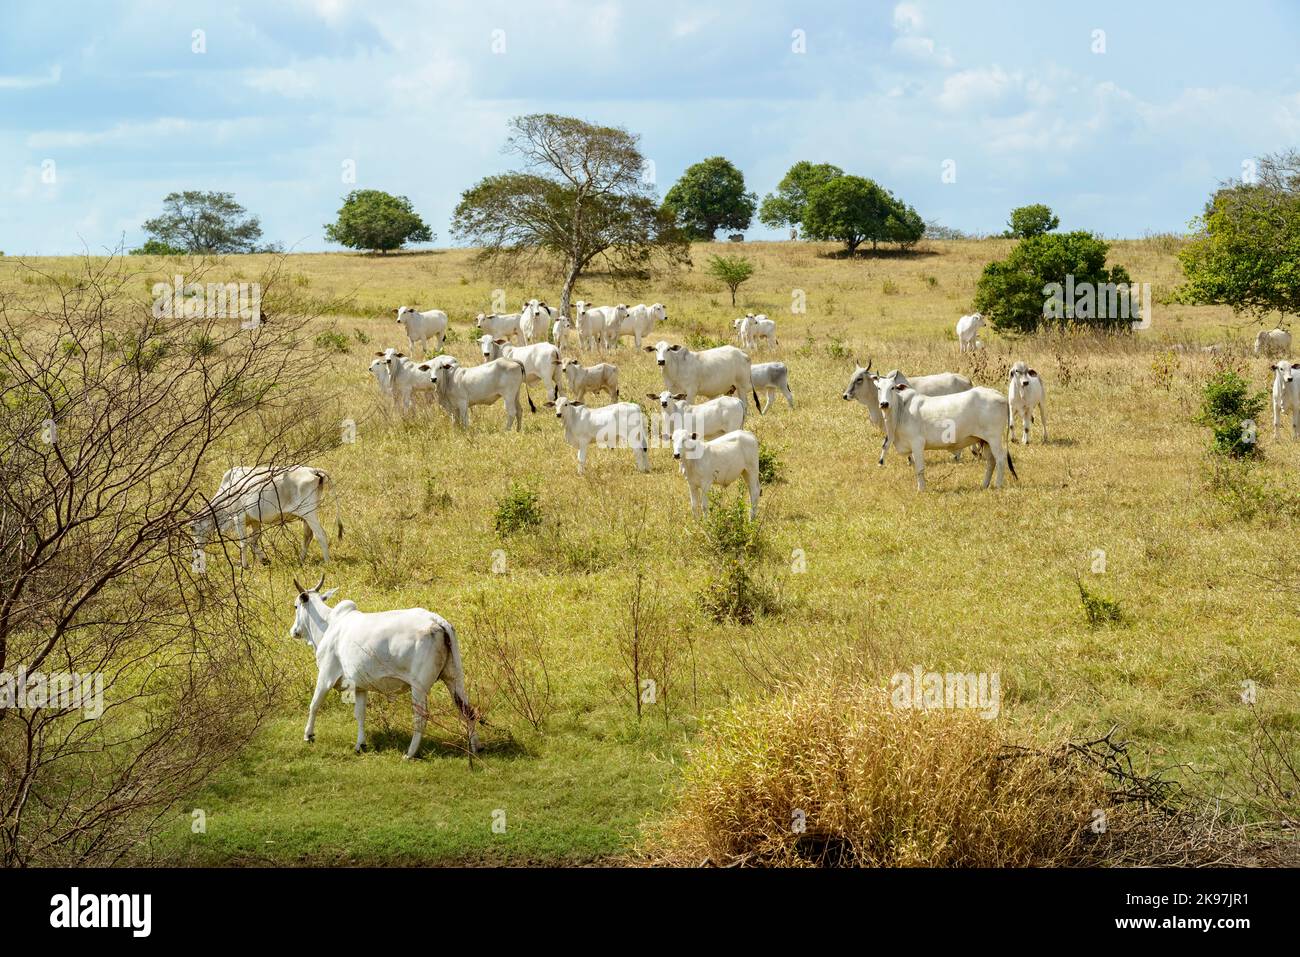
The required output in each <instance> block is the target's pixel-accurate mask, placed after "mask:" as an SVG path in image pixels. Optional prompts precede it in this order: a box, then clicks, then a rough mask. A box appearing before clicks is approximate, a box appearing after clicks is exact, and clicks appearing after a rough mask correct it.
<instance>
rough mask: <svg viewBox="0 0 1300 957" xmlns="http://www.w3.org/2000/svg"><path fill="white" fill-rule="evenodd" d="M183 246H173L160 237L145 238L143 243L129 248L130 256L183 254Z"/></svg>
mask: <svg viewBox="0 0 1300 957" xmlns="http://www.w3.org/2000/svg"><path fill="white" fill-rule="evenodd" d="M185 252H186V250H185V248H184V247H182V246H173V245H172V244H171V243H168V242H164V241H163V240H161V239H147V240H145V242H144V245H142V246H139V247H137V248H135V249H132V250H131V255H132V256H184V255H185Z"/></svg>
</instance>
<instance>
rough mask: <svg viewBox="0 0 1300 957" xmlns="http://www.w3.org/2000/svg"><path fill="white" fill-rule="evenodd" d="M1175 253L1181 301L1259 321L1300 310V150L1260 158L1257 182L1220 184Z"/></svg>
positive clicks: (1292, 313)
mask: <svg viewBox="0 0 1300 957" xmlns="http://www.w3.org/2000/svg"><path fill="white" fill-rule="evenodd" d="M1195 225H1196V227H1197V231H1196V234H1195V236H1194V237H1193V239H1192V241H1191V242H1190V243H1189V244H1188V245H1187V246H1185V247H1184V248H1183V249H1182V251H1181V252H1180V253H1179V256H1178V258H1179V260H1180V261H1181V262H1182V266H1183V274H1184V275H1185V276H1186V279H1187V281H1186V283H1185V284H1184V285H1183V286H1181V287H1180V288H1179V291H1178V295H1179V298H1180V299H1182V300H1183V301H1184V302H1196V303H1208V304H1215V305H1226V306H1231V307H1232V308H1233V309H1234V310H1235V311H1238V312H1246V313H1249V314H1252V315H1255V316H1260V315H1263V314H1265V313H1269V312H1278V313H1281V314H1282V315H1283V316H1286V315H1294V314H1295V313H1297V312H1300V152H1297V151H1295V150H1290V151H1288V152H1285V153H1279V154H1275V155H1271V156H1266V157H1264V158H1262V159H1261V160H1259V163H1258V175H1257V177H1256V178H1255V181H1254V182H1249V183H1224V184H1221V185H1220V187H1219V189H1218V190H1216V191H1215V193H1214V195H1213V196H1211V197H1210V199H1209V201H1208V202H1207V203H1206V204H1205V210H1204V212H1203V213H1202V214H1201V216H1200V217H1199V219H1198V220H1197V221H1196V223H1195Z"/></svg>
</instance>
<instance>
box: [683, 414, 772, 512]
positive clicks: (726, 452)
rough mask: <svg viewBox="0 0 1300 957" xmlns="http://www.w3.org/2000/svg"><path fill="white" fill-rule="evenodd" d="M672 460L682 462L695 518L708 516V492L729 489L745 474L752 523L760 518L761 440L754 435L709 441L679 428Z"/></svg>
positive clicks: (736, 434)
mask: <svg viewBox="0 0 1300 957" xmlns="http://www.w3.org/2000/svg"><path fill="white" fill-rule="evenodd" d="M673 458H674V459H677V460H678V461H679V462H681V463H682V472H683V474H685V476H686V487H687V489H688V490H689V491H690V495H691V514H692V515H695V516H704V515H707V514H708V513H709V489H710V488H712V487H713V486H714V485H715V484H716V485H722V486H727V485H730V484H731V483H732V482H734V481H736V479H738V478H740V477H741V476H742V475H743V476H744V477H745V481H746V483H747V484H748V485H749V518H750V521H753V520H754V519H755V518H757V517H758V496H759V482H758V439H757V438H756V437H755V436H754V433H753V432H745V431H736V432H728V433H726V434H725V435H720V436H718V438H716V439H708V440H706V439H702V438H700V437H699V436H698V435H696V434H695V433H692V432H688V431H686V430H685V429H678V430H677V431H676V432H674V433H673Z"/></svg>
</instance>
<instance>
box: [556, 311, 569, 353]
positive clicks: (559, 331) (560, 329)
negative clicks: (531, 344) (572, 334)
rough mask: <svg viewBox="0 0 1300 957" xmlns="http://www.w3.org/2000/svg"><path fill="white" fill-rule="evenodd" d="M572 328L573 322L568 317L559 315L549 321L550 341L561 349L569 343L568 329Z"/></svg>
mask: <svg viewBox="0 0 1300 957" xmlns="http://www.w3.org/2000/svg"><path fill="white" fill-rule="evenodd" d="M572 328H573V322H572V321H571V320H570V319H569V317H568V316H560V318H558V319H556V320H555V322H553V323H551V341H552V342H553V343H555V344H556V345H557V346H559V347H560V348H561V349H563V348H564V347H565V346H566V345H568V343H569V330H570V329H572Z"/></svg>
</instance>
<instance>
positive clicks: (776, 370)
mask: <svg viewBox="0 0 1300 957" xmlns="http://www.w3.org/2000/svg"><path fill="white" fill-rule="evenodd" d="M749 376H750V379H751V381H752V383H753V386H754V391H755V392H758V393H762V395H763V398H764V399H765V400H766V401H764V402H763V409H762V411H763V413H764V414H766V413H767V410H768V409H770V408H771V407H772V397H773V396H775V395H776V393H778V392H780V393H781V394H782V395H784V396H785V401H786V403H787V404H789V406H790V408H792V409H793V408H794V395H792V394H791V392H790V380H789V371H788V370H787V369H786V367H785V363H784V362H759V363H757V364H755V365H752V366H750V369H749Z"/></svg>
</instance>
